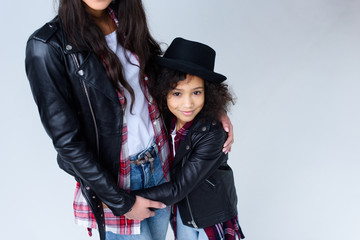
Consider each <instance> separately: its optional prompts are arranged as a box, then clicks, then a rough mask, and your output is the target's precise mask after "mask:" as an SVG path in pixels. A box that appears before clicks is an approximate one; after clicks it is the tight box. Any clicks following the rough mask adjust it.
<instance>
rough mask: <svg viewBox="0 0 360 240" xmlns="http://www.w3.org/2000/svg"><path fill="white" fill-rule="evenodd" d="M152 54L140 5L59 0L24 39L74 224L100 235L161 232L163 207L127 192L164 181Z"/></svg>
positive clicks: (136, 1)
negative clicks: (71, 181)
mask: <svg viewBox="0 0 360 240" xmlns="http://www.w3.org/2000/svg"><path fill="white" fill-rule="evenodd" d="M159 54H161V50H160V48H159V45H158V44H157V43H156V42H155V41H154V39H153V38H152V37H151V35H150V33H149V30H148V27H147V23H146V18H145V13H144V10H143V7H142V3H141V0H118V1H111V0H101V1H100V0H83V1H82V0H60V4H59V10H58V16H57V17H56V18H55V19H53V20H52V21H51V22H49V23H47V24H45V25H44V26H43V27H42V28H40V29H39V30H37V31H36V32H35V33H34V34H33V35H32V36H31V37H30V39H29V41H28V43H27V48H26V72H27V75H28V79H29V82H30V86H31V89H32V92H33V95H34V99H35V102H36V104H37V105H38V109H39V113H40V117H41V121H42V123H43V125H44V127H45V130H46V131H47V133H48V135H49V136H50V137H51V139H52V141H53V144H54V147H55V149H56V150H57V152H58V157H57V160H58V164H59V166H60V168H62V169H63V170H65V171H66V172H67V173H69V174H71V175H72V176H74V177H75V179H76V181H77V187H76V192H75V199H74V213H75V220H76V222H77V223H78V224H81V225H84V226H86V227H88V228H89V229H92V228H98V229H99V233H100V238H101V239H105V237H106V239H129V238H128V237H131V236H128V235H136V236H137V237H138V239H151V238H156V239H164V238H165V235H166V229H167V225H168V218H169V210H168V208H164V207H165V206H164V205H163V204H162V203H160V202H153V201H150V200H147V199H144V198H141V197H139V196H136V197H135V196H132V195H130V194H129V193H128V191H130V190H137V189H139V188H145V187H151V186H155V185H158V184H160V183H162V182H164V181H166V180H167V179H168V178H169V176H168V175H169V147H168V142H167V137H166V133H165V129H164V127H163V123H162V122H161V119H159V118H157V115H158V109H157V105H156V104H155V103H154V102H153V101H152V98H151V96H150V95H149V93H148V90H147V82H148V81H149V79H153V78H154V76H155V75H156V66H155V65H154V64H153V61H152V59H153V58H154V57H155V56H157V55H159ZM230 129H231V128H230ZM228 142H229V143H232V138H231V137H230V139H229V141H228ZM230 145H231V144H228V145H227V147H226V149H225V150H224V151H228V150H229V149H230V147H229V146H230ZM103 203H104V205H103ZM103 206H104V207H103ZM149 208H159V209H161V208H163V209H161V210H157V211H156V215H155V212H153V211H150V210H149ZM154 215H155V217H152V216H154ZM148 217H150V218H148ZM145 218H146V220H144V221H141V222H140V220H143V219H145ZM105 226H106V231H107V233H106V234H105ZM159 229H163V230H161V231H159ZM89 233H90V231H89Z"/></svg>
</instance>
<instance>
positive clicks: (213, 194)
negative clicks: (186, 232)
mask: <svg viewBox="0 0 360 240" xmlns="http://www.w3.org/2000/svg"><path fill="white" fill-rule="evenodd" d="M226 138H227V134H226V133H225V132H224V130H223V128H222V125H221V124H220V123H218V122H216V121H205V122H203V121H200V120H198V121H196V120H195V122H194V123H193V125H192V126H191V127H190V129H189V132H188V133H187V135H186V138H185V140H183V141H181V142H180V144H179V146H178V148H177V151H176V156H175V159H174V161H173V163H172V167H171V181H170V182H167V183H164V184H161V185H159V186H156V187H153V188H147V189H142V190H139V191H135V192H134V193H135V194H137V195H140V196H143V197H145V198H149V199H152V200H157V201H161V202H163V203H165V204H167V205H171V204H174V203H178V204H177V205H178V208H179V210H180V215H181V218H182V221H183V223H184V224H185V225H188V226H191V227H194V228H204V227H208V226H212V225H214V224H216V223H220V222H224V221H226V220H229V219H231V218H233V217H234V216H235V215H236V213H237V207H236V205H237V196H236V191H235V185H234V177H233V172H232V170H231V168H230V167H229V166H228V165H227V158H228V156H227V154H224V153H223V152H222V146H223V144H224V142H225V140H226Z"/></svg>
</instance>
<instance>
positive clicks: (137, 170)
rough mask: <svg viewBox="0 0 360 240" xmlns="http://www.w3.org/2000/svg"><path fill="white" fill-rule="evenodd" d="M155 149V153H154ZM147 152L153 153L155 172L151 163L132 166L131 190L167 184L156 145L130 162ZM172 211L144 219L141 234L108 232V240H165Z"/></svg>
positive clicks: (133, 164) (165, 211) (157, 213)
mask: <svg viewBox="0 0 360 240" xmlns="http://www.w3.org/2000/svg"><path fill="white" fill-rule="evenodd" d="M154 148H155V151H152V150H153V149H154ZM146 152H153V157H154V165H153V170H154V171H152V168H151V165H150V163H149V162H147V163H144V164H141V165H139V166H138V165H137V164H135V163H132V164H131V166H130V167H131V169H130V179H131V180H130V181H131V182H130V189H131V190H138V189H143V188H149V187H153V186H156V185H159V184H161V183H163V182H165V177H164V172H163V169H162V166H161V161H160V157H159V154H158V150H157V147H156V144H153V145H152V146H150V147H149V148H148V149H145V150H144V151H141V152H140V153H138V154H135V155H133V156H130V160H131V161H132V160H136V159H138V158H141V157H142V156H143V155H144V154H145V153H146ZM169 219H170V209H169V207H167V208H164V209H159V210H156V211H155V216H153V217H150V218H147V219H144V220H143V221H141V223H140V234H137V235H120V234H115V233H112V232H106V240H165V238H166V232H167V229H168V225H169Z"/></svg>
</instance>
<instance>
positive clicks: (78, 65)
mask: <svg viewBox="0 0 360 240" xmlns="http://www.w3.org/2000/svg"><path fill="white" fill-rule="evenodd" d="M71 56H72V57H73V59H74V61H75V63H76V66H77V67H78V68H80V64H79V61H78V60H77V58H76V56H75V54H71ZM81 83H82V86H83V88H84V91H85V95H86V99H87V102H88V104H89V108H90V112H91V116H92V119H93V122H94V126H95V135H96V153H97V156H98V157H99V133H98V128H97V124H96V120H95V114H94V110H93V108H92V105H91V101H90V97H89V93H88V91H87V88H86V84H85V81H84V80H83V79H81Z"/></svg>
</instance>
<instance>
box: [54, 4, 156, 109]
mask: <svg viewBox="0 0 360 240" xmlns="http://www.w3.org/2000/svg"><path fill="white" fill-rule="evenodd" d="M83 4H85V3H83V1H82V0H60V3H59V10H58V15H59V18H60V21H61V22H62V25H63V28H64V31H65V33H66V34H67V36H68V38H69V40H70V41H71V42H72V43H73V44H74V45H76V46H77V47H81V48H85V49H89V50H90V51H92V52H94V53H95V54H96V55H97V56H98V58H99V59H100V62H102V64H103V66H104V68H105V69H106V73H107V75H108V77H109V78H110V80H111V82H112V84H113V85H114V87H115V88H116V89H117V90H120V86H119V83H120V84H121V85H122V86H123V87H124V88H126V89H127V90H128V91H129V93H130V95H131V107H130V110H132V107H133V104H134V101H135V94H134V91H133V89H132V88H131V86H130V85H129V83H128V82H127V81H126V79H125V78H124V76H123V67H122V65H121V62H120V60H119V58H118V57H117V56H116V54H115V53H113V52H112V51H111V50H110V49H109V47H108V45H107V43H106V40H105V36H104V34H103V32H102V30H101V29H100V28H99V27H98V26H97V25H96V24H95V22H94V21H93V19H92V16H91V14H90V13H88V12H87V11H86V9H85V7H84V6H83ZM110 7H111V8H112V9H113V10H114V12H115V15H116V17H117V18H118V20H119V27H118V30H117V39H118V42H119V43H120V44H121V45H122V46H123V47H124V48H126V49H128V50H130V51H132V52H133V53H135V54H136V55H137V56H138V59H139V62H140V77H139V83H140V86H141V87H142V89H143V82H142V77H143V76H144V74H146V75H147V76H148V77H149V78H154V77H155V69H156V66H155V65H154V64H153V62H154V61H152V59H153V58H154V57H155V56H156V55H161V49H160V46H159V45H158V43H157V42H156V41H155V40H154V39H153V37H152V36H151V35H150V31H149V28H148V26H147V21H146V16H145V11H144V8H143V5H142V1H141V0H116V1H112V3H111V4H110ZM143 90H144V89H143Z"/></svg>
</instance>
